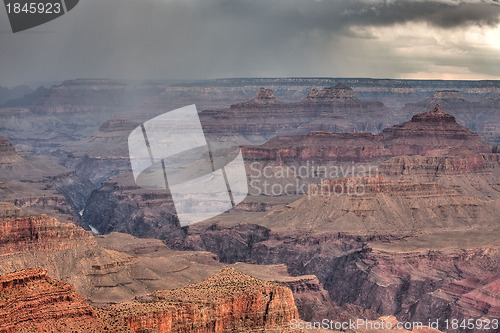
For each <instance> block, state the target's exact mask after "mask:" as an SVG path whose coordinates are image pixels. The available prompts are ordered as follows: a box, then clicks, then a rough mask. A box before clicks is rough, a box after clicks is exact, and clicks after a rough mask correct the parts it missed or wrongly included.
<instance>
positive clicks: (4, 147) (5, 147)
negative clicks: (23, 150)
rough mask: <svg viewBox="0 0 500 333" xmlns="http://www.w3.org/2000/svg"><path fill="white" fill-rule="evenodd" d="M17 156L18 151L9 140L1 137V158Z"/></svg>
mask: <svg viewBox="0 0 500 333" xmlns="http://www.w3.org/2000/svg"><path fill="white" fill-rule="evenodd" d="M12 155H17V153H16V149H15V148H14V146H13V145H12V144H11V143H10V141H9V140H8V139H7V138H4V137H2V136H0V156H2V157H4V156H12Z"/></svg>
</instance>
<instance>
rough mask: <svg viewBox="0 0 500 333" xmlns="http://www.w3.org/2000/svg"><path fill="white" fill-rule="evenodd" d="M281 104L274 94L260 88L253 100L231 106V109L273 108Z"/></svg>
mask: <svg viewBox="0 0 500 333" xmlns="http://www.w3.org/2000/svg"><path fill="white" fill-rule="evenodd" d="M280 104H282V102H280V101H279V100H278V99H277V98H276V95H275V94H274V92H273V91H272V90H271V89H267V88H260V89H259V91H258V92H257V95H256V96H255V98H254V99H252V100H250V101H248V102H244V103H238V104H233V105H231V108H232V109H235V108H245V107H261V108H264V107H266V108H267V107H274V106H279V105H280Z"/></svg>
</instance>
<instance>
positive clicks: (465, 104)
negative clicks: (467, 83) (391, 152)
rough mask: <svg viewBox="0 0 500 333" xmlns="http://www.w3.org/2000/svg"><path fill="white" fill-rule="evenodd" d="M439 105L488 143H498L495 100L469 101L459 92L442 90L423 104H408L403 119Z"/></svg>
mask: <svg viewBox="0 0 500 333" xmlns="http://www.w3.org/2000/svg"><path fill="white" fill-rule="evenodd" d="M436 104H439V105H440V106H441V108H442V109H443V110H445V111H446V112H449V113H451V114H453V116H455V117H456V118H457V121H458V122H459V123H460V124H461V125H464V126H465V127H467V128H470V129H471V130H474V131H477V132H478V133H479V134H480V135H481V137H482V138H483V139H485V140H487V141H488V142H496V141H495V135H498V130H499V129H498V128H497V127H498V126H497V125H496V124H498V120H499V118H498V115H497V112H496V104H495V102H494V99H493V100H491V99H490V100H482V99H477V100H475V101H469V100H467V99H466V98H464V96H463V95H462V93H461V92H459V91H457V90H440V91H436V92H434V94H432V96H430V97H429V98H427V99H426V100H425V101H423V102H418V103H408V104H406V105H405V107H404V108H402V109H401V110H400V114H401V116H403V117H409V116H412V115H414V114H416V113H420V112H423V111H424V110H427V109H429V108H430V107H432V106H434V105H436Z"/></svg>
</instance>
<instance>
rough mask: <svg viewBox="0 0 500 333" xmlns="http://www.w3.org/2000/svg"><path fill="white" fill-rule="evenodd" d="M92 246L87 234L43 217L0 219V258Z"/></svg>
mask: <svg viewBox="0 0 500 333" xmlns="http://www.w3.org/2000/svg"><path fill="white" fill-rule="evenodd" d="M82 245H96V243H95V241H94V239H93V238H92V236H91V234H90V233H88V232H86V231H85V230H83V229H81V228H79V227H77V226H75V225H74V224H72V223H64V224H63V223H60V222H59V221H57V220H56V219H54V218H51V217H48V216H46V215H42V216H25V217H5V218H3V219H0V255H12V254H15V253H20V252H23V251H57V250H65V249H71V248H74V247H77V246H82Z"/></svg>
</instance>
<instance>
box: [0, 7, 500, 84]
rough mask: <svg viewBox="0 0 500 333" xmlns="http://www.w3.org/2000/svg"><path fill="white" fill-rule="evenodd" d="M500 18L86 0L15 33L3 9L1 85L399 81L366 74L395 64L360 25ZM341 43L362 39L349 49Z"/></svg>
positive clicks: (495, 12)
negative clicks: (85, 80)
mask: <svg viewBox="0 0 500 333" xmlns="http://www.w3.org/2000/svg"><path fill="white" fill-rule="evenodd" d="M499 16H500V6H499V5H498V1H466V0H463V1H453V0H435V1H420V0H414V1H411V0H406V1H404V0H399V1H377V0H365V1H361V0H357V1H349V0H341V1H337V0H142V1H134V0H85V1H80V4H79V5H78V6H77V7H76V8H75V9H74V10H72V11H71V12H70V13H68V14H67V15H65V16H63V17H61V18H59V19H57V20H54V21H52V22H49V23H48V24H46V25H43V26H40V27H38V28H35V29H33V30H29V31H26V32H22V33H18V34H12V33H11V32H10V31H9V30H10V28H9V26H8V21H7V17H6V15H5V11H2V10H0V68H1V72H0V73H1V74H0V84H4V85H12V84H14V83H22V82H28V81H41V80H61V79H66V78H74V77H114V78H213V77H230V76H314V75H322V76H335V75H344V76H349V75H351V74H352V75H360V76H397V74H398V73H397V72H394V69H396V68H397V70H398V71H403V72H404V68H401V67H404V64H398V66H395V65H394V66H389V65H387V68H392V69H393V72H387V73H386V72H384V71H385V69H384V68H381V66H373V65H372V66H370V68H366V69H365V68H363V65H364V64H365V63H368V62H369V63H371V64H374V63H375V64H378V63H384V62H386V59H385V58H388V59H389V58H390V57H391V50H390V49H382V50H380V49H378V50H377V49H369V47H368V44H364V43H368V40H367V39H366V38H369V37H370V36H369V33H367V34H366V35H365V36H361V34H360V33H353V31H352V28H353V27H355V26H356V27H381V26H389V27H390V26H393V25H395V24H402V23H407V22H426V23H428V24H429V25H430V26H435V27H440V28H444V29H445V30H447V31H459V30H460V29H463V28H464V27H467V26H471V25H477V26H493V25H496V24H498V23H499ZM416 37H418V36H416ZM420 37H422V36H420ZM342 38H351V39H354V40H357V41H356V43H349V45H347V44H345V43H344V44H342ZM363 38H365V40H363ZM370 45H371V44H370ZM463 47H464V48H465V49H467V46H463ZM377 52H378V54H379V55H378V56H379V57H380V58H381V61H380V62H378V60H377V58H376V54H377ZM383 52H385V55H384V54H382V53H383ZM353 55H355V57H353ZM363 57H366V59H363ZM354 60H356V61H358V63H352V61H354ZM408 60H409V61H407V62H406V63H407V64H412V63H415V62H412V61H411V60H412V59H408ZM349 66H351V67H349ZM408 66H410V65H408ZM411 66H413V65H411ZM374 68H375V69H374ZM354 69H356V71H353V70H354ZM409 70H413V68H409ZM499 74H500V73H499Z"/></svg>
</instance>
